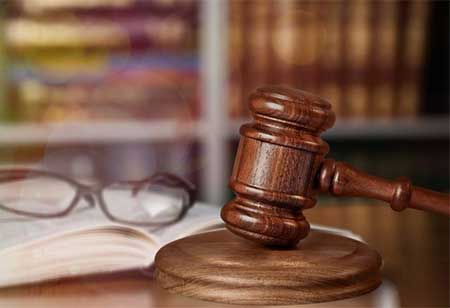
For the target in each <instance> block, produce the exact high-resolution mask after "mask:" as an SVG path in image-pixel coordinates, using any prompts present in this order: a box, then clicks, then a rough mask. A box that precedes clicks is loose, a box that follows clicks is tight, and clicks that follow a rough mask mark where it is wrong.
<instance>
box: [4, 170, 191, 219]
mask: <svg viewBox="0 0 450 308" xmlns="http://www.w3.org/2000/svg"><path fill="white" fill-rule="evenodd" d="M194 199H195V188H194V185H193V184H192V183H190V182H189V181H187V180H184V179H182V178H180V177H178V176H176V175H173V174H169V173H156V174H154V175H152V176H150V177H147V178H144V179H142V180H138V181H117V182H108V183H104V184H100V185H96V186H88V185H85V184H81V183H79V182H77V181H75V180H73V179H71V178H68V177H65V176H63V175H60V174H56V173H53V172H48V171H42V170H33V169H0V209H2V210H5V211H8V212H10V213H14V214H17V215H22V216H29V217H35V218H57V217H63V216H66V215H68V214H69V213H70V212H71V211H72V210H73V209H74V208H75V207H77V205H80V204H81V203H84V204H85V205H86V204H87V206H88V207H94V206H95V203H98V205H99V206H100V209H101V210H102V212H103V213H104V214H105V215H106V217H107V218H109V219H110V220H112V221H114V222H119V223H123V224H129V225H134V226H143V227H144V226H161V225H166V224H171V223H174V222H176V221H178V220H180V219H182V218H183V217H184V216H185V214H186V212H187V211H188V210H189V209H190V208H191V207H192V205H193V203H194ZM82 201H84V202H82Z"/></svg>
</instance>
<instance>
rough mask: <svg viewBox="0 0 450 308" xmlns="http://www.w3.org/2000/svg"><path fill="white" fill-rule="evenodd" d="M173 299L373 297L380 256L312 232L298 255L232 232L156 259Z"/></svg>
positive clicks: (190, 242) (201, 237)
mask: <svg viewBox="0 0 450 308" xmlns="http://www.w3.org/2000/svg"><path fill="white" fill-rule="evenodd" d="M155 265H156V273H155V274H156V280H157V283H158V285H159V286H161V287H162V288H164V289H167V290H168V291H169V292H171V293H177V294H181V295H185V296H191V297H195V298H199V299H203V300H209V301H214V302H222V303H230V304H260V305H277V304H280V305H281V304H301V303H313V302H324V301H332V300H338V299H344V298H348V297H353V296H358V295H361V294H364V293H367V292H370V291H372V290H374V289H375V288H377V287H378V286H379V285H380V283H381V275H380V267H381V265H382V260H381V257H380V255H379V254H378V253H377V252H376V251H374V250H372V249H370V248H369V247H368V246H367V245H366V244H364V243H362V242H358V241H355V240H352V239H349V238H346V237H342V236H338V235H335V234H331V233H327V232H323V231H316V230H312V231H311V233H310V235H309V236H308V237H307V238H305V239H304V240H303V241H302V242H301V243H300V244H298V246H297V247H296V248H295V249H292V250H287V249H284V250H283V249H275V248H273V249H271V248H267V247H264V246H260V245H258V244H256V243H253V242H250V241H247V240H245V239H242V238H240V237H238V236H236V235H234V234H232V233H231V232H229V231H227V230H219V231H212V232H208V233H203V234H198V235H193V236H189V237H186V238H183V239H180V240H177V241H175V242H172V243H170V244H168V245H166V246H164V247H163V248H161V250H160V251H159V252H158V254H157V255H156V259H155Z"/></svg>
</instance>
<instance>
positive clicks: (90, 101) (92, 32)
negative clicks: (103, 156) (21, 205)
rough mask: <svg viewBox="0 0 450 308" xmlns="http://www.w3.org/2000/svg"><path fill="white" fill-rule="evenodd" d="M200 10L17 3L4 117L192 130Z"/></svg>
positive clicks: (10, 19) (9, 32)
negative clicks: (174, 125) (174, 123)
mask: <svg viewBox="0 0 450 308" xmlns="http://www.w3.org/2000/svg"><path fill="white" fill-rule="evenodd" d="M198 10H199V3H198V1H169V2H167V1H158V0H152V1H140V0H139V1H126V2H120V1H118V2H114V1H113V2H108V1H106V2H105V1H95V2H90V1H75V2H73V1H62V0H61V1H33V0H23V1H19V0H18V1H13V2H11V4H10V5H9V6H7V7H6V12H5V14H4V15H5V16H4V20H3V23H4V31H3V32H4V39H3V40H2V44H3V45H4V46H5V47H4V49H5V51H6V52H7V54H8V67H7V70H5V71H6V72H7V76H6V78H7V79H8V84H7V91H5V92H7V93H8V95H7V98H6V101H9V103H8V104H9V106H8V108H7V109H8V110H11V113H12V114H14V115H15V118H16V119H17V120H18V121H22V122H24V121H26V122H55V121H57V122H59V121H92V120H152V119H173V118H177V119H181V120H182V121H185V120H192V119H194V118H196V117H197V115H198V110H199V103H198V101H199V97H198V89H199V73H198V71H199V64H198V62H199V61H198V48H197V45H198V43H197V28H198V21H197V18H198Z"/></svg>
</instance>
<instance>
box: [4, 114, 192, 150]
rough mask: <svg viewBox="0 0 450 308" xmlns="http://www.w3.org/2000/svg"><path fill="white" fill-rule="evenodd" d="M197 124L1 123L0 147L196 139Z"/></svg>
mask: <svg viewBox="0 0 450 308" xmlns="http://www.w3.org/2000/svg"><path fill="white" fill-rule="evenodd" d="M198 131H199V129H198V125H194V124H187V123H182V122H181V121H175V120H157V121H149V122H138V121H128V122H96V123H89V122H86V123H63V124H62V123H55V124H39V123H37V124H0V144H2V145H27V144H77V143H121V142H154V141H170V140H175V139H179V138H187V137H189V138H195V137H196V136H197V133H198Z"/></svg>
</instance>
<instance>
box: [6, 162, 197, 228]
mask: <svg viewBox="0 0 450 308" xmlns="http://www.w3.org/2000/svg"><path fill="white" fill-rule="evenodd" d="M3 174H10V175H11V176H14V177H13V178H11V179H10V178H8V179H4V178H3V177H2V175H3ZM33 175H34V176H42V177H48V178H54V179H58V180H60V181H64V182H65V183H67V184H70V185H71V186H72V187H73V188H74V189H75V195H74V197H73V199H72V201H71V202H70V204H69V205H68V206H67V208H66V209H64V210H63V211H61V212H58V213H54V214H44V213H41V214H39V213H31V212H27V211H22V210H16V209H12V208H9V207H7V206H4V205H3V204H1V203H0V209H2V210H4V211H7V212H11V213H14V214H17V215H22V216H27V217H34V218H60V217H64V216H67V215H68V214H69V213H70V212H71V211H72V210H73V209H74V208H75V207H76V206H77V205H78V203H79V201H80V199H82V198H85V199H86V201H87V202H88V203H89V206H92V207H94V206H95V203H96V202H95V198H96V199H97V203H98V205H99V207H100V210H101V211H102V212H103V214H104V215H105V216H106V217H107V218H108V219H109V220H111V221H113V222H118V223H122V224H127V225H132V226H139V227H153V226H155V227H157V226H158V227H159V226H165V225H169V224H173V223H175V222H178V221H180V220H181V219H182V218H183V217H184V216H185V215H186V213H187V212H188V210H189V209H190V208H191V207H192V206H193V205H194V202H195V199H196V198H195V197H196V192H197V191H196V188H195V186H194V184H192V183H191V182H190V181H188V180H187V179H183V178H181V177H179V176H177V175H174V174H171V173H167V172H158V173H155V174H153V175H151V176H149V177H146V178H143V179H141V180H134V181H114V180H110V181H104V182H102V183H99V184H95V185H86V184H82V183H80V182H78V181H76V180H74V179H72V178H70V177H68V176H65V175H62V174H59V173H55V172H51V171H47V170H39V169H26V168H19V169H0V185H1V183H3V182H7V181H14V180H22V179H26V178H27V176H33ZM112 184H131V185H135V187H133V189H132V190H131V191H132V193H133V194H137V193H138V192H139V190H140V189H141V188H142V187H144V186H145V185H148V184H161V185H163V186H166V187H170V188H181V189H183V190H184V192H186V194H184V197H186V198H187V201H185V200H183V205H182V209H181V211H180V213H179V214H178V216H177V217H176V218H175V219H173V220H171V221H168V222H149V223H146V222H132V221H128V220H124V219H120V218H116V217H115V216H114V215H112V214H111V213H110V212H109V210H108V205H107V203H106V202H105V200H104V198H103V194H102V192H103V190H104V189H105V188H106V187H108V186H111V185H112ZM183 199H185V198H183Z"/></svg>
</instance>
